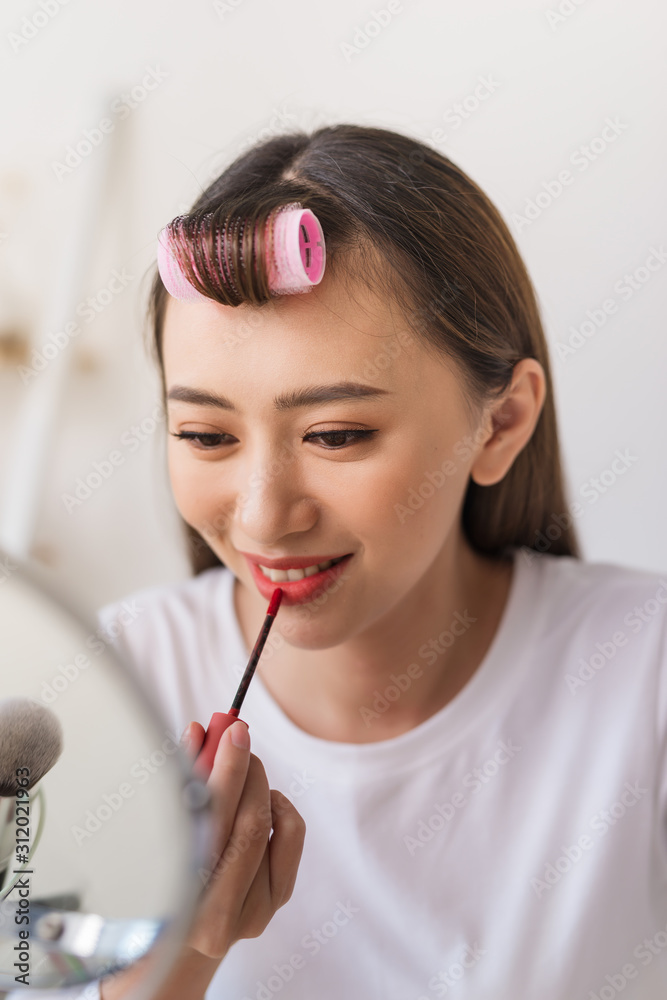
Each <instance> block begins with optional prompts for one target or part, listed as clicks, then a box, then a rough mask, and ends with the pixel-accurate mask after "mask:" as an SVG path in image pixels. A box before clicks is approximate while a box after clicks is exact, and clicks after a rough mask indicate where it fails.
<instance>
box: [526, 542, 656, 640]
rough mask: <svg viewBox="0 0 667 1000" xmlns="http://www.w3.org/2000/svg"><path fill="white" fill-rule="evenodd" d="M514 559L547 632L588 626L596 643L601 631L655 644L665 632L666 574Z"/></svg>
mask: <svg viewBox="0 0 667 1000" xmlns="http://www.w3.org/2000/svg"><path fill="white" fill-rule="evenodd" d="M516 559H517V566H518V568H519V572H520V573H521V574H522V575H523V578H524V583H525V585H526V593H535V594H539V598H540V601H541V603H542V604H543V605H545V615H546V621H547V622H548V623H550V625H551V627H552V628H557V627H559V626H562V625H563V624H565V623H567V625H568V626H569V627H583V626H585V625H586V624H587V625H588V626H589V628H590V629H592V630H593V631H595V632H597V633H599V634H598V635H597V638H598V639H600V640H603V639H605V638H606V637H607V636H606V635H604V634H603V633H604V632H605V631H606V632H607V633H608V634H611V633H613V632H619V633H621V632H622V633H623V634H624V635H626V636H632V635H636V634H637V633H638V632H643V631H645V632H647V633H648V632H650V633H651V634H652V636H653V637H655V638H657V633H659V632H661V631H664V626H665V621H666V620H667V571H666V572H664V573H662V574H661V573H659V572H655V571H652V570H646V569H641V568H635V567H628V566H621V565H618V564H615V563H609V562H592V561H591V562H589V561H587V560H584V559H576V558H574V557H572V556H554V555H549V554H542V555H540V554H538V553H535V552H531V551H530V550H528V549H519V550H518V551H517V553H516ZM658 623H660V624H658ZM648 626H652V627H651V628H650V629H649V628H648ZM661 626H662V628H661ZM619 638H621V637H620V636H619Z"/></svg>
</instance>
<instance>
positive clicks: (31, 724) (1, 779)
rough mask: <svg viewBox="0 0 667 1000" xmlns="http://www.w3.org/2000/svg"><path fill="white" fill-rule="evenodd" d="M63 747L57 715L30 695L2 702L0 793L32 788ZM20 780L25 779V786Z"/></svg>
mask: <svg viewBox="0 0 667 1000" xmlns="http://www.w3.org/2000/svg"><path fill="white" fill-rule="evenodd" d="M62 749H63V731H62V727H61V725H60V722H59V720H58V718H57V717H56V715H54V713H53V712H52V711H51V710H50V709H49V708H46V707H45V706H44V705H40V704H39V703H38V702H35V701H31V700H30V699H28V698H8V699H7V700H5V701H1V702H0V796H10V795H16V791H17V788H19V787H24V788H27V789H30V788H32V787H33V786H34V785H36V784H37V782H38V781H39V780H40V778H43V777H44V775H45V774H46V772H47V771H49V770H50V769H51V768H52V767H53V765H54V764H55V763H56V761H57V760H58V758H59V757H60V754H61V753H62ZM19 768H25V769H27V773H26V771H25V770H24V771H21V773H20V774H19V775H18V779H21V778H26V779H27V784H26V785H19V780H18V779H17V773H16V772H17V770H19Z"/></svg>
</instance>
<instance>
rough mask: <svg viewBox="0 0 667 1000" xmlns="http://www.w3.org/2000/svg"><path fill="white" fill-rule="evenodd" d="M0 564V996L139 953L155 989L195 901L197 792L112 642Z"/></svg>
mask: <svg viewBox="0 0 667 1000" xmlns="http://www.w3.org/2000/svg"><path fill="white" fill-rule="evenodd" d="M0 559H1V560H2V562H1V563H0V566H1V567H2V570H1V572H0V636H1V641H0V994H2V991H13V990H21V991H23V990H25V989H26V988H32V989H47V988H48V989H55V988H60V987H65V986H71V985H74V984H78V983H84V982H87V981H89V980H92V979H97V978H100V977H101V976H103V975H105V974H107V973H110V972H114V971H117V970H119V969H121V968H124V967H125V966H127V965H129V964H131V963H132V962H133V961H135V960H136V959H137V958H139V957H141V956H142V955H144V954H146V953H147V952H148V951H149V950H151V951H152V953H153V954H154V955H155V961H154V962H152V963H151V966H152V967H154V968H155V969H156V970H158V972H157V973H156V975H157V979H156V982H157V981H159V979H160V978H162V976H163V975H164V974H166V971H167V968H168V965H169V963H170V958H172V957H175V952H176V950H177V949H176V947H175V944H176V943H177V942H178V941H179V940H180V939H181V937H182V936H183V934H184V933H185V929H186V927H187V924H188V921H189V919H190V917H191V914H192V911H193V907H194V904H195V901H196V895H197V892H196V886H197V875H196V872H197V869H198V868H200V867H201V863H202V862H201V859H202V858H203V857H204V852H205V849H206V841H207V837H208V823H207V822H206V821H207V818H208V809H207V805H208V803H207V798H208V796H207V792H206V788H205V786H204V785H202V784H201V783H199V782H198V781H196V780H195V779H194V778H193V777H192V776H191V773H190V768H189V765H188V762H187V760H186V758H185V756H184V755H183V754H182V752H181V750H180V748H179V746H178V739H179V735H178V734H176V733H173V732H170V731H169V729H168V728H167V726H166V725H165V724H163V723H162V721H161V720H160V719H159V717H158V716H157V715H156V713H155V712H154V710H153V709H152V707H151V705H150V703H149V702H148V700H147V698H146V697H145V695H144V694H143V692H142V691H141V690H140V689H139V687H138V686H137V683H136V681H135V680H134V678H133V676H132V675H131V674H130V672H129V670H128V669H127V667H126V666H125V665H124V664H123V663H122V662H121V661H120V660H119V659H118V657H117V655H116V654H115V652H114V651H113V650H112V648H111V647H110V641H111V640H110V637H109V636H107V635H105V633H104V632H103V630H102V629H101V628H99V626H96V625H90V626H88V627H87V626H86V624H85V623H84V618H83V617H82V616H81V615H80V614H77V613H74V612H73V611H72V610H71V608H70V607H69V606H67V605H65V604H64V603H63V602H62V599H61V597H60V596H59V597H57V598H56V596H55V595H54V594H53V593H52V592H51V590H50V587H49V586H48V585H47V584H46V583H45V578H44V575H43V573H41V571H39V570H38V569H36V568H33V567H30V568H28V567H26V566H20V565H18V564H17V562H16V561H15V560H13V559H12V558H11V557H9V556H6V555H4V557H3V556H2V555H1V554H0ZM153 978H155V977H153ZM147 985H150V984H147Z"/></svg>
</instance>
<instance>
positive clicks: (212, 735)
mask: <svg viewBox="0 0 667 1000" xmlns="http://www.w3.org/2000/svg"><path fill="white" fill-rule="evenodd" d="M282 597H283V592H282V589H281V588H280V587H276V589H275V590H274V591H273V594H272V595H271V600H270V601H269V607H268V609H267V612H266V618H265V619H264V624H263V625H262V628H261V630H260V633H259V635H258V636H257V642H256V643H255V646H254V648H253V651H252V653H251V654H250V659H249V660H248V666H247V667H246V668H245V671H244V673H243V677H242V678H241V683H240V684H239V686H238V690H237V692H236V696H235V698H234V701H233V702H232V707H231V708H230V710H229V711H228V712H226V713H225V712H214V713H213V715H212V716H211V721H210V722H209V724H208V729H207V730H206V735H205V737H204V742H203V743H202V745H201V750H200V751H199V754H198V755H197V759H196V761H195V773H196V774H197V776H198V777H200V778H201V779H202V780H204V781H205V780H206V779H207V778H208V776H209V774H210V773H211V768H212V767H213V761H214V760H215V752H216V750H217V749H218V743H219V742H220V739H221V737H222V734H223V733H224V731H225V729H227V728H228V727H229V726H231V725H232V724H233V723H234V722H236V720H237V719H238V717H239V711H240V710H241V705H242V704H243V699H244V698H245V696H246V692H247V690H248V685H249V684H250V681H251V680H252V675H253V674H254V672H255V667H256V666H257V661H258V660H259V658H260V656H261V654H262V650H263V649H264V643H265V642H266V640H267V638H268V635H269V631H270V629H271V626H272V625H273V620H274V618H275V617H276V613H277V611H278V608H279V607H280V602H281V600H282ZM241 722H243V719H241ZM244 725H246V726H247V725H248V723H247V722H246V723H244Z"/></svg>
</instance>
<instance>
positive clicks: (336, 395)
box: [167, 382, 390, 413]
mask: <svg viewBox="0 0 667 1000" xmlns="http://www.w3.org/2000/svg"><path fill="white" fill-rule="evenodd" d="M385 395H390V393H389V390H388V389H381V388H380V387H379V386H375V385H364V383H363V382H336V383H335V384H334V385H310V386H306V387H305V388H303V389H294V390H292V391H291V392H284V393H281V395H279V396H275V397H274V400H273V405H274V407H275V408H276V410H278V411H279V412H280V411H283V410H295V409H298V408H299V407H303V406H316V405H317V404H318V403H331V402H335V401H340V400H350V399H367V398H373V397H377V396H385ZM167 399H175V400H179V401H180V402H181V403H194V404H196V405H197V406H216V407H218V409H221V410H231V411H232V412H233V413H236V412H237V410H236V407H235V406H234V404H233V403H232V401H231V400H230V399H227V397H226V396H219V395H218V394H217V393H215V392H208V391H207V390H205V389H195V388H192V387H191V386H187V385H174V386H172V387H171V389H170V390H169V392H168V394H167Z"/></svg>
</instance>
